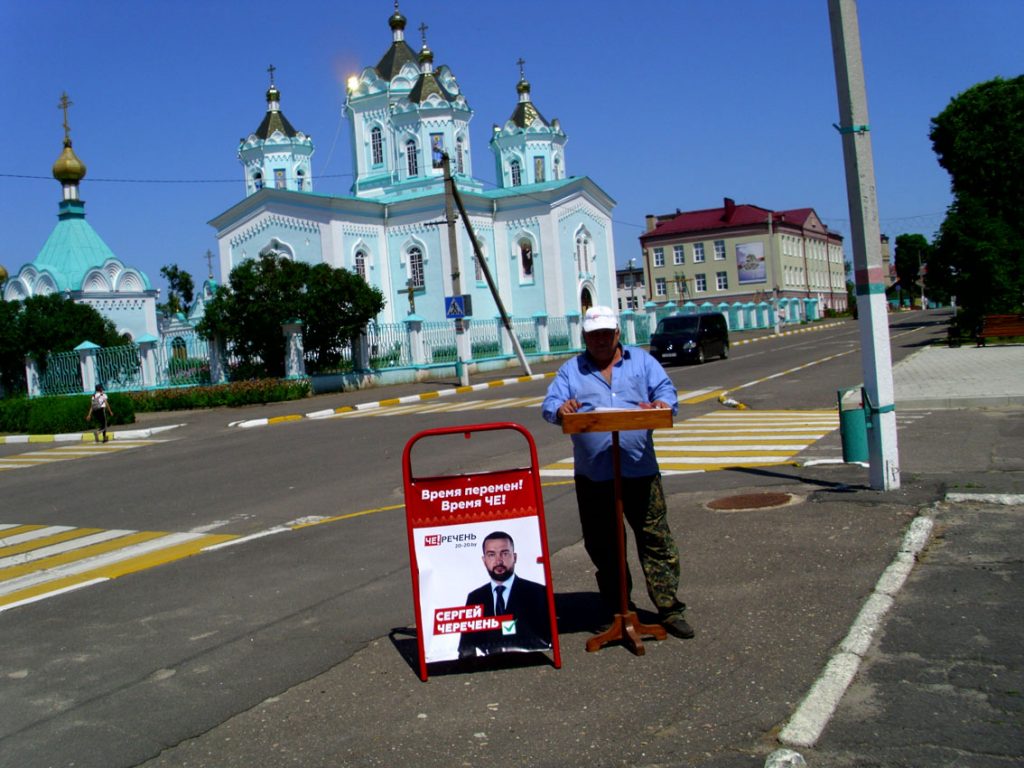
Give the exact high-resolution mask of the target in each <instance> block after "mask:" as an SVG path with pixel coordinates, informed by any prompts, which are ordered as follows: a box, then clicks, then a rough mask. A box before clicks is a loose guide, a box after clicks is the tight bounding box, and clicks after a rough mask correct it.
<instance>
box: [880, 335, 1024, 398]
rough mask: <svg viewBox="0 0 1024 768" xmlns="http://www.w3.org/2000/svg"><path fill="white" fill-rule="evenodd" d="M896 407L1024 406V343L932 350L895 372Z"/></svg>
mask: <svg viewBox="0 0 1024 768" xmlns="http://www.w3.org/2000/svg"><path fill="white" fill-rule="evenodd" d="M893 385H894V390H895V393H896V407H897V408H899V409H920V408H932V409H934V408H971V407H998V406H1004V405H1024V344H1007V345H1000V346H990V347H974V346H963V347H946V346H928V347H924V348H922V349H921V350H920V351H918V352H915V353H914V354H913V355H911V356H910V357H907V358H905V359H904V360H902V361H900V362H899V363H898V364H897V365H895V366H894V367H893Z"/></svg>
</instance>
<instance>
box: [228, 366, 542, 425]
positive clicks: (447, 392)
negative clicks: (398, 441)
mask: <svg viewBox="0 0 1024 768" xmlns="http://www.w3.org/2000/svg"><path fill="white" fill-rule="evenodd" d="M555 373H556V372H555V371H552V372H550V373H535V374H533V375H531V376H514V377H511V378H508V379H496V380H495V381H485V382H481V383H480V384H470V385H468V386H465V387H452V388H450V389H440V390H436V391H433V392H421V393H420V394H418V395H405V396H404V397H392V398H385V399H384V400H375V401H372V402H368V403H357V404H356V405H342V406H339V407H338V408H327V409H325V410H321V411H312V412H310V413H306V414H291V415H288V416H270V417H267V418H263V419H247V420H245V421H233V422H231V423H230V424H229V425H228V426H229V427H240V428H241V429H251V428H253V427H266V426H270V425H272V424H283V423H285V422H289V421H301V420H303V419H329V418H332V417H334V416H338V415H341V414H344V413H351V412H352V411H373V410H377V409H378V408H389V407H391V406H394V405H408V404H410V403H420V402H423V401H425V400H436V399H437V398H439V397H451V396H452V395H460V394H463V393H465V392H480V391H483V390H485V389H494V388H496V387H506V386H510V385H512V384H522V383H525V382H528V381H543V380H544V379H550V378H554V376H555Z"/></svg>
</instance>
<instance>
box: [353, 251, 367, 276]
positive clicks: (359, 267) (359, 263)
mask: <svg viewBox="0 0 1024 768" xmlns="http://www.w3.org/2000/svg"><path fill="white" fill-rule="evenodd" d="M355 262H356V263H355V267H356V274H357V275H359V276H360V277H361V278H363V280H365V279H366V251H356V258H355Z"/></svg>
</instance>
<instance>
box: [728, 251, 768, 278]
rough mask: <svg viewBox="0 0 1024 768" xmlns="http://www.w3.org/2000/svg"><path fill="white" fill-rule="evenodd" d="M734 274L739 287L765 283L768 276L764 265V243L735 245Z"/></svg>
mask: <svg viewBox="0 0 1024 768" xmlns="http://www.w3.org/2000/svg"><path fill="white" fill-rule="evenodd" d="M736 273H737V274H738V275H739V281H738V282H739V284H740V285H745V284H747V283H763V282H766V280H767V279H768V274H767V272H766V267H765V263H764V243H762V242H760V241H757V242H753V243H737V244H736Z"/></svg>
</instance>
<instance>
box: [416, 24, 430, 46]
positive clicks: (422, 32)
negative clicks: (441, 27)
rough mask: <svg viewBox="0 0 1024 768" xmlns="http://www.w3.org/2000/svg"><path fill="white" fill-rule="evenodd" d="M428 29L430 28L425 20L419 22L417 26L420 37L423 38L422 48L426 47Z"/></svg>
mask: <svg viewBox="0 0 1024 768" xmlns="http://www.w3.org/2000/svg"><path fill="white" fill-rule="evenodd" d="M428 29H430V27H428V26H427V24H426V22H423V23H421V24H420V26H419V30H420V37H422V38H423V47H424V48H426V47H427V30H428Z"/></svg>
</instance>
